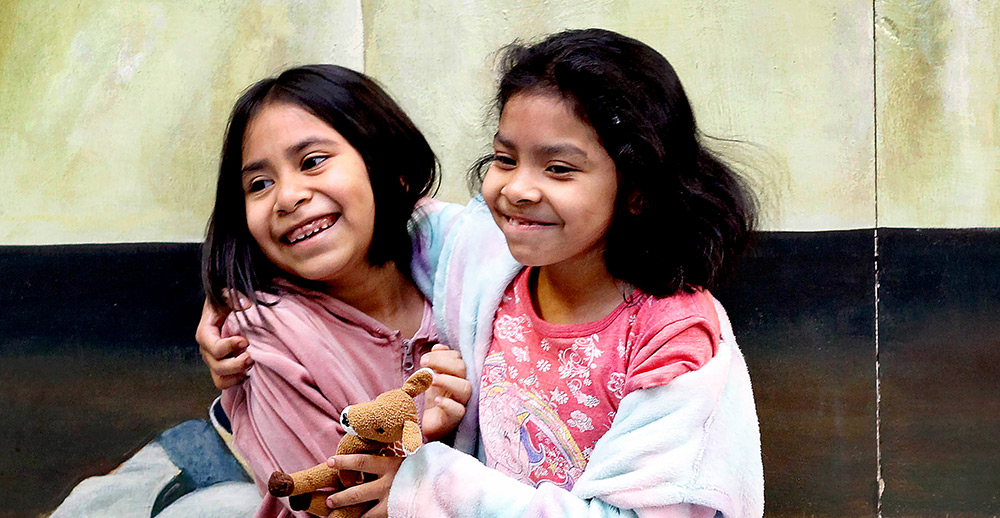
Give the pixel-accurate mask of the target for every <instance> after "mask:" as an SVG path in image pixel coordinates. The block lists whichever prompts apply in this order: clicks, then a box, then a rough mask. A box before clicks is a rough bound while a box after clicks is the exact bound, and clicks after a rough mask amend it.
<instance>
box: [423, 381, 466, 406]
mask: <svg viewBox="0 0 1000 518" xmlns="http://www.w3.org/2000/svg"><path fill="white" fill-rule="evenodd" d="M431 386H433V387H435V388H437V389H438V390H439V391H440V393H439V394H438V395H439V396H447V397H450V398H451V399H454V400H455V401H458V402H459V403H461V404H463V405H464V404H466V403H468V402H469V398H470V397H471V396H472V384H471V383H469V381H468V380H467V379H465V378H459V377H457V376H449V375H447V374H442V375H439V376H434V381H433V382H432V383H431Z"/></svg>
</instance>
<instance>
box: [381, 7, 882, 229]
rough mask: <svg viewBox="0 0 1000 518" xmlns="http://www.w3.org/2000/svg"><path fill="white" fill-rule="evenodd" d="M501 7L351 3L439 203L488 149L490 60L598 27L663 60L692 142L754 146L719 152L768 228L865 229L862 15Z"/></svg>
mask: <svg viewBox="0 0 1000 518" xmlns="http://www.w3.org/2000/svg"><path fill="white" fill-rule="evenodd" d="M511 4H512V2H509V1H503V0H489V1H478V2H469V1H457V0H456V1H451V2H434V3H433V5H429V4H427V3H422V2H398V1H386V0H370V1H369V0H365V1H362V5H363V6H364V19H365V35H366V38H365V42H366V45H365V47H366V52H365V66H366V70H367V71H368V72H369V73H370V74H372V75H374V76H376V77H378V78H379V79H380V80H381V81H382V82H383V83H385V84H386V85H387V87H388V89H389V90H390V91H391V92H392V93H393V95H394V96H396V97H397V98H398V99H399V100H400V102H401V103H402V104H403V106H404V107H405V108H406V109H407V110H408V111H409V112H410V113H411V114H412V115H413V116H414V118H415V119H417V122H418V124H419V125H420V126H421V128H422V129H423V130H424V131H425V132H426V133H427V134H428V138H429V139H430V140H431V142H432V144H433V145H434V147H435V150H436V151H437V152H438V154H439V156H440V157H441V159H442V163H443V167H444V172H445V176H446V178H447V182H446V184H445V187H444V189H442V195H443V197H446V198H450V199H464V198H465V197H467V192H466V191H465V186H464V183H463V182H462V178H463V175H464V171H465V168H466V167H467V166H468V164H470V163H471V162H472V160H473V159H474V158H475V157H477V156H479V155H480V154H481V153H483V152H484V150H486V149H487V148H486V147H484V146H485V145H486V144H487V143H489V142H490V141H491V140H492V138H491V135H492V134H493V131H494V130H495V128H494V127H493V124H494V122H492V121H490V122H486V120H487V117H486V113H487V112H486V110H485V106H486V104H487V103H488V102H489V97H490V95H491V94H492V92H491V90H492V87H493V84H494V74H493V73H492V70H493V68H494V67H493V65H494V60H493V59H492V58H493V54H494V52H495V50H496V49H497V48H499V47H500V46H502V45H504V44H506V43H509V42H511V41H512V40H514V39H515V38H527V39H531V38H535V37H537V36H539V35H544V34H546V33H549V32H553V31H557V30H561V29H564V28H570V27H588V26H601V27H605V28H608V29H612V30H618V31H620V32H623V33H626V34H628V35H631V36H633V37H636V38H638V39H641V40H642V41H645V42H646V43H648V44H650V45H651V46H653V47H654V48H656V49H657V50H659V51H660V52H661V53H663V54H664V55H665V56H667V58H668V59H669V60H670V61H671V63H672V64H673V65H674V67H675V69H676V70H677V73H678V74H679V75H680V77H681V80H682V81H683V82H684V84H685V88H686V89H687V91H688V95H689V97H690V98H691V102H692V104H693V105H694V107H695V112H696V114H697V117H698V118H699V122H700V124H701V126H702V129H703V130H705V131H706V132H708V133H709V134H712V135H715V136H719V137H730V138H738V139H742V140H746V141H749V142H751V143H753V144H755V145H756V147H755V146H739V147H737V148H736V149H731V146H727V148H726V149H723V151H724V152H728V153H729V154H730V155H731V156H733V158H735V159H737V160H739V161H741V162H747V163H749V165H750V166H751V168H750V170H749V171H748V172H749V176H751V178H752V180H753V181H754V183H755V184H756V185H757V187H758V191H759V192H760V193H761V195H762V198H763V199H764V206H765V213H764V224H765V227H766V228H770V229H784V230H816V229H837V228H857V227H872V226H873V225H874V221H875V220H874V217H875V201H874V192H875V175H874V136H873V129H872V128H873V121H874V117H873V111H872V106H873V103H874V101H873V98H874V93H873V85H872V80H871V77H872V55H873V49H872V40H871V25H872V21H871V16H872V13H871V5H870V4H868V5H867V6H866V5H865V4H862V3H860V2H856V3H854V5H846V4H845V3H843V2H836V1H829V2H799V1H797V0H778V1H774V2H767V3H764V2H757V3H755V4H754V3H751V4H748V3H746V2H738V1H731V0H726V1H720V0H716V1H711V2H705V1H677V0H669V1H663V0H645V1H639V0H636V1H627V2H626V1H599V0H564V1H557V0H535V1H524V2H518V3H517V4H518V7H517V8H514V7H512V6H511ZM400 20H406V23H401V22H400ZM484 122H486V123H485V124H484Z"/></svg>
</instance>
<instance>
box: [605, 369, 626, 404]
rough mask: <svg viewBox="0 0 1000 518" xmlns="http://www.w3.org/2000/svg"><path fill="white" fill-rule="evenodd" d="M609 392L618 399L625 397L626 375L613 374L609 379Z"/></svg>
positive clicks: (620, 373)
mask: <svg viewBox="0 0 1000 518" xmlns="http://www.w3.org/2000/svg"><path fill="white" fill-rule="evenodd" d="M608 390H610V391H611V393H612V394H614V395H615V397H617V398H618V399H621V398H622V397H624V396H625V373H623V372H612V373H611V376H609V377H608Z"/></svg>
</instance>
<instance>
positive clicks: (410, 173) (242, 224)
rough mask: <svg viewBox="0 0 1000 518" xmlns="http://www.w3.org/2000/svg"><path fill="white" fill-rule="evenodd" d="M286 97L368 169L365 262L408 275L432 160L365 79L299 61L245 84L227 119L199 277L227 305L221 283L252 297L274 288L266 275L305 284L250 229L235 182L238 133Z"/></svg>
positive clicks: (434, 176) (431, 183)
mask: <svg viewBox="0 0 1000 518" xmlns="http://www.w3.org/2000/svg"><path fill="white" fill-rule="evenodd" d="M273 103H289V104H293V105H296V106H299V107H301V108H302V109H304V110H306V111H308V112H309V113H311V114H313V115H314V116H316V117H317V118H319V119H321V120H323V121H324V122H326V123H327V124H329V125H330V127H332V128H334V129H335V130H337V132H338V133H340V134H341V135H343V136H344V138H345V139H347V142H348V143H350V145H351V146H352V147H354V149H356V150H357V151H358V153H359V154H360V155H361V158H362V159H363V160H364V163H365V166H366V167H367V169H368V179H369V180H370V181H371V185H372V191H373V193H374V200H375V231H374V235H373V237H372V243H371V247H370V248H369V251H368V262H369V263H370V264H372V265H373V266H382V265H385V264H386V263H388V262H390V261H391V262H393V263H394V264H395V265H396V267H397V268H398V269H399V270H400V271H401V272H403V274H404V275H406V276H409V275H410V259H411V257H412V253H413V248H412V244H411V241H410V236H409V234H408V233H407V225H408V223H409V220H410V217H411V214H412V213H413V210H414V206H415V204H416V203H417V201H418V200H419V199H420V198H421V197H423V196H428V195H431V194H433V191H434V190H435V188H436V186H437V182H438V176H439V173H438V162H437V158H436V157H435V156H434V152H433V151H432V150H431V148H430V145H428V143H427V140H426V139H425V138H424V136H423V134H421V133H420V130H418V129H417V127H416V126H415V125H414V124H413V122H412V121H410V119H409V117H407V116H406V114H405V113H404V112H403V110H402V108H400V107H399V106H398V105H397V104H396V103H395V101H393V100H392V98H391V97H389V95H388V94H386V93H385V91H383V90H382V88H381V87H379V85H378V84H376V83H375V82H374V81H373V80H372V79H370V78H368V77H366V76H365V75H363V74H360V73H358V72H355V71H353V70H350V69H347V68H344V67H340V66H336V65H307V66H301V67H296V68H291V69H288V70H286V71H284V72H282V73H281V74H279V75H278V76H277V77H271V78H267V79H263V80H261V81H258V82H257V83H255V84H253V85H251V86H250V87H249V88H248V89H247V90H246V91H245V92H244V93H243V95H242V96H241V97H240V98H239V100H237V101H236V105H235V106H234V107H233V111H232V114H231V115H230V117H229V126H228V128H227V129H226V135H225V140H224V141H223V146H222V159H221V162H220V165H219V181H218V186H217V188H216V194H215V208H214V209H213V211H212V216H211V218H210V219H209V221H208V231H207V236H206V238H205V243H204V245H203V247H202V282H203V284H204V288H205V293H206V295H207V296H208V299H209V301H210V302H211V303H212V304H215V305H216V306H218V307H222V306H225V305H227V303H226V301H225V299H224V297H223V291H224V289H227V288H228V289H229V290H235V291H237V292H239V293H242V294H244V295H246V296H247V297H248V298H249V299H250V300H251V302H259V301H258V300H257V297H255V295H254V293H255V292H257V291H261V292H265V293H277V286H276V285H275V283H274V280H275V279H276V278H278V277H283V278H286V279H289V280H291V281H292V282H294V283H296V284H300V285H302V284H305V285H307V286H313V284H311V283H309V282H308V281H305V280H304V279H298V278H294V277H292V276H291V275H290V274H288V273H286V272H284V271H281V270H280V269H278V268H277V267H276V266H274V264H273V263H271V261H270V260H268V259H267V257H265V256H264V254H263V253H262V252H261V250H260V248H259V247H258V245H257V242H256V241H255V240H254V238H253V236H251V235H250V230H249V228H248V226H247V220H246V206H245V203H244V193H243V186H242V182H241V176H242V167H243V156H242V155H243V135H244V133H245V132H246V129H247V125H248V124H249V123H250V122H251V121H252V120H253V118H254V116H255V115H256V114H257V113H259V112H260V110H261V109H262V108H263V107H265V106H268V105H269V104H273Z"/></svg>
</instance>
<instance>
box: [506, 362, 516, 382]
mask: <svg viewBox="0 0 1000 518" xmlns="http://www.w3.org/2000/svg"><path fill="white" fill-rule="evenodd" d="M507 377H509V378H510V379H515V378H517V367H515V366H513V365H511V366H510V367H507Z"/></svg>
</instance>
